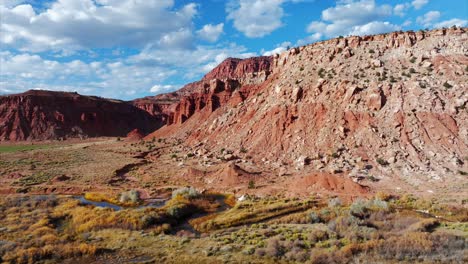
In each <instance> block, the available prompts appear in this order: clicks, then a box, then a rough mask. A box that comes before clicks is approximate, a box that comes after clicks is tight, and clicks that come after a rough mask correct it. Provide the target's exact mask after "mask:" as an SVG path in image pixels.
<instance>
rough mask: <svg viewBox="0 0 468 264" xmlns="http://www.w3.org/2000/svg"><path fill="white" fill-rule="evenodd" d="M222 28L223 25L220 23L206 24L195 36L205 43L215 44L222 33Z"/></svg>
mask: <svg viewBox="0 0 468 264" xmlns="http://www.w3.org/2000/svg"><path fill="white" fill-rule="evenodd" d="M223 28H224V23H220V24H218V25H212V24H207V25H204V26H203V28H202V29H200V30H198V31H197V35H198V37H199V38H201V39H204V40H206V41H209V42H216V41H218V39H219V37H220V36H221V34H222V33H223Z"/></svg>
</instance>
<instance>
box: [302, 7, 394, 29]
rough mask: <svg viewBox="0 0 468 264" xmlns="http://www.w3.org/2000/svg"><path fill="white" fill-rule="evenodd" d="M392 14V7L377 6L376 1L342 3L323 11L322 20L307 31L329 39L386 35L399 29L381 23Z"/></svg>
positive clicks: (314, 22)
mask: <svg viewBox="0 0 468 264" xmlns="http://www.w3.org/2000/svg"><path fill="white" fill-rule="evenodd" d="M392 12H393V8H392V7H391V6H390V5H377V4H376V3H375V1H374V0H360V1H352V0H346V1H340V2H338V4H337V6H335V7H331V8H328V9H325V10H323V11H322V20H321V21H313V22H311V23H310V24H309V25H308V27H307V31H308V32H310V33H315V34H317V33H319V34H321V35H323V36H327V37H336V36H339V35H350V34H356V33H360V34H375V33H384V32H386V31H388V30H389V29H395V28H398V26H396V25H392V24H390V23H389V22H384V21H380V20H381V19H384V18H387V17H389V16H391V15H392ZM316 36H318V35H316Z"/></svg>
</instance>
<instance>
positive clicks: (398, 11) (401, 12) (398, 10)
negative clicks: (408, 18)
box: [393, 3, 411, 17]
mask: <svg viewBox="0 0 468 264" xmlns="http://www.w3.org/2000/svg"><path fill="white" fill-rule="evenodd" d="M410 7H411V5H410V4H409V3H404V4H398V5H396V6H395V7H394V8H393V12H394V13H395V15H397V16H401V17H403V16H405V15H406V13H405V12H406V11H407V10H408V9H409V8H410Z"/></svg>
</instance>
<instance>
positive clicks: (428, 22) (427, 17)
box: [416, 11, 440, 27]
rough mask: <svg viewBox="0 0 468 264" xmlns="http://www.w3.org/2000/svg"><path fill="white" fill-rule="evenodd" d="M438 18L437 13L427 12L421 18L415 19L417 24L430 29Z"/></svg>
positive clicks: (438, 14) (438, 13)
mask: <svg viewBox="0 0 468 264" xmlns="http://www.w3.org/2000/svg"><path fill="white" fill-rule="evenodd" d="M439 18H440V12H439V11H429V12H427V13H426V14H424V15H423V16H419V17H418V18H417V19H416V22H418V24H420V25H423V26H424V27H430V26H432V24H433V23H434V22H435V21H437V20H438V19H439Z"/></svg>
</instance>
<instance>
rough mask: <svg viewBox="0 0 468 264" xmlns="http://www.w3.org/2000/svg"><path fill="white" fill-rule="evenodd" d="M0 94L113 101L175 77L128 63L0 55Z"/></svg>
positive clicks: (174, 72) (29, 55)
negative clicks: (63, 94) (56, 93)
mask: <svg viewBox="0 0 468 264" xmlns="http://www.w3.org/2000/svg"><path fill="white" fill-rule="evenodd" d="M0 65H2V70H1V71H0V80H1V81H0V92H3V93H13V92H15V93H17V92H22V91H24V90H28V89H47V90H60V91H78V92H80V93H84V94H98V95H101V96H105V97H112V98H116V97H117V98H129V97H130V96H132V95H134V94H137V93H144V92H147V89H148V87H152V85H153V84H154V83H156V82H160V81H163V80H165V79H167V78H168V77H169V76H173V75H175V74H176V71H175V70H173V69H167V68H163V67H156V68H154V67H153V68H145V67H138V66H136V65H132V64H130V63H127V62H116V61H114V62H107V63H105V62H99V61H94V62H90V63H85V62H83V61H80V60H73V61H71V62H58V61H53V60H49V59H44V58H42V57H40V56H39V55H34V54H29V53H22V54H14V53H11V52H1V53H0Z"/></svg>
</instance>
